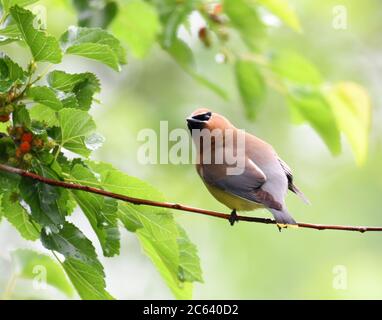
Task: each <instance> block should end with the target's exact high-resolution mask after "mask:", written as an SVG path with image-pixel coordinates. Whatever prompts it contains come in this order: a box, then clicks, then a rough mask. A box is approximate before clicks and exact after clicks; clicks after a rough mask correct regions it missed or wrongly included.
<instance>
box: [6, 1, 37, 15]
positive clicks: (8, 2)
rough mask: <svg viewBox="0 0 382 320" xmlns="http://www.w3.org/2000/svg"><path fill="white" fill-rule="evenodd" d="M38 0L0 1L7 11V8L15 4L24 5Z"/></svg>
mask: <svg viewBox="0 0 382 320" xmlns="http://www.w3.org/2000/svg"><path fill="white" fill-rule="evenodd" d="M38 1H39V0H1V3H2V5H3V9H4V11H5V12H6V13H8V12H9V9H11V7H13V6H15V5H18V6H19V7H26V6H29V5H31V4H33V3H36V2H38Z"/></svg>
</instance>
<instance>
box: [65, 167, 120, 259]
mask: <svg viewBox="0 0 382 320" xmlns="http://www.w3.org/2000/svg"><path fill="white" fill-rule="evenodd" d="M71 176H72V177H73V178H74V180H75V182H76V183H79V184H83V185H89V184H93V185H97V183H98V181H97V179H96V178H95V176H94V175H93V173H92V172H91V171H90V170H89V169H87V168H86V167H84V166H82V165H79V164H77V165H75V166H74V167H73V169H72V171H71ZM82 181H83V183H81V182H82ZM73 196H74V198H75V200H76V201H77V203H78V204H79V206H80V208H81V210H82V211H83V212H84V213H85V215H86V217H87V218H88V220H89V222H90V224H91V226H92V228H93V230H94V232H95V233H96V235H97V237H98V239H99V241H100V244H101V246H102V250H103V254H104V255H105V256H106V257H112V256H114V255H118V254H119V248H120V244H119V237H120V236H119V230H118V224H117V210H118V204H117V202H116V201H115V200H113V199H107V198H104V197H102V196H98V195H95V194H91V193H86V192H82V191H73Z"/></svg>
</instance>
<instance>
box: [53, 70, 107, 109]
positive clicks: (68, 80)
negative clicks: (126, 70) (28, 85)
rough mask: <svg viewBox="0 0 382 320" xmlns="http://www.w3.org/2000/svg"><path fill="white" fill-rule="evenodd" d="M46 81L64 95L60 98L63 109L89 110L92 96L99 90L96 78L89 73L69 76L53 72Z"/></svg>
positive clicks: (68, 74) (56, 71) (64, 73)
mask: <svg viewBox="0 0 382 320" xmlns="http://www.w3.org/2000/svg"><path fill="white" fill-rule="evenodd" d="M47 79H48V83H49V85H50V86H51V87H52V88H54V89H56V90H59V91H63V92H65V93H66V95H65V94H64V95H62V97H61V101H62V102H63V103H64V107H72V108H79V109H81V110H89V109H90V107H91V104H92V102H93V96H94V94H95V93H96V92H99V91H100V90H101V87H100V83H99V80H98V78H97V77H96V76H95V75H94V74H93V73H90V72H86V73H74V74H70V73H66V72H64V71H59V70H55V71H53V72H50V73H49V74H48V77H47Z"/></svg>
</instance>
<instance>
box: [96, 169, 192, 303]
mask: <svg viewBox="0 0 382 320" xmlns="http://www.w3.org/2000/svg"><path fill="white" fill-rule="evenodd" d="M89 166H90V167H91V168H92V170H93V171H95V172H96V173H98V174H99V175H100V176H101V185H102V186H103V187H104V188H105V189H106V190H108V191H111V192H114V193H119V194H124V195H127V196H130V197H138V198H143V199H150V200H158V201H163V200H164V199H163V196H162V195H161V193H160V192H158V191H157V190H156V189H154V188H153V187H151V186H150V185H149V184H147V183H145V182H143V181H141V180H139V179H137V178H134V177H130V176H127V175H126V174H124V173H123V172H121V171H119V170H116V169H114V168H113V167H111V166H110V165H105V164H95V163H93V162H89ZM118 214H119V217H120V220H121V221H122V222H123V223H124V225H125V227H126V228H127V229H128V230H130V231H132V230H133V231H135V232H136V234H137V236H138V239H139V240H140V242H141V245H142V247H143V249H144V251H145V253H146V254H147V255H148V256H149V257H150V259H151V260H152V261H153V263H154V264H155V266H156V267H157V269H158V271H159V272H160V274H161V275H162V277H163V278H164V280H165V281H166V283H167V285H168V286H169V288H170V289H171V290H172V292H173V293H174V295H175V296H176V297H177V298H185V299H186V298H191V294H192V285H191V284H190V283H189V282H187V279H188V278H186V277H185V273H184V270H185V269H187V267H186V265H187V261H186V260H185V259H184V257H183V256H182V257H181V253H180V244H179V242H178V239H179V229H178V225H177V224H176V222H175V221H174V218H173V216H172V214H171V213H170V212H169V210H167V209H165V208H155V207H150V206H144V205H134V204H131V203H127V202H119V203H118ZM183 239H185V238H184V237H183ZM180 243H181V244H182V240H180ZM183 248H184V247H183ZM181 259H182V261H181ZM182 262H184V265H182V264H181V263H182ZM181 266H182V269H181ZM195 272H196V274H197V273H198V271H197V270H196V271H195ZM188 276H189V274H187V277H188ZM181 277H183V278H182V279H181Z"/></svg>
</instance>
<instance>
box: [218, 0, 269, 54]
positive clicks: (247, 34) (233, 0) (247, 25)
mask: <svg viewBox="0 0 382 320" xmlns="http://www.w3.org/2000/svg"><path fill="white" fill-rule="evenodd" d="M223 10H224V12H225V13H226V14H227V16H228V17H229V19H230V22H231V24H232V26H233V27H234V28H236V29H237V30H238V31H239V32H240V35H241V38H242V39H243V41H244V42H245V43H246V44H247V46H248V47H249V48H250V49H252V50H254V49H256V48H258V47H259V45H260V42H261V40H262V38H263V36H264V34H265V26H264V24H263V23H262V21H261V19H260V16H259V14H258V12H257V10H256V8H255V7H254V6H253V5H251V4H249V3H248V1H247V0H224V1H223Z"/></svg>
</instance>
